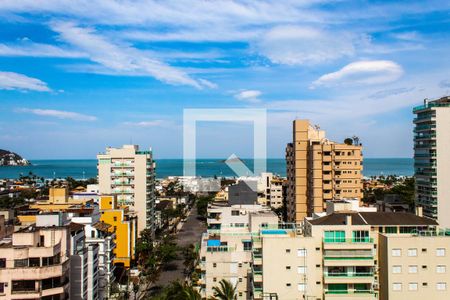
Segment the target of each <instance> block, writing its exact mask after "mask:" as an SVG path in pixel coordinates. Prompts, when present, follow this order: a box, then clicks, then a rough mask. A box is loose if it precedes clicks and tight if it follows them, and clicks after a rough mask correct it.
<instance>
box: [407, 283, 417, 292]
mask: <svg viewBox="0 0 450 300" xmlns="http://www.w3.org/2000/svg"><path fill="white" fill-rule="evenodd" d="M408 290H410V291H417V282H410V283H408Z"/></svg>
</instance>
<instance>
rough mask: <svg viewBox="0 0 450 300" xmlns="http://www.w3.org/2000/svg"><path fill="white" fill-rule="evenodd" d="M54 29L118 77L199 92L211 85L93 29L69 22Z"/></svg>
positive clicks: (54, 25)
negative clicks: (145, 78)
mask: <svg viewBox="0 0 450 300" xmlns="http://www.w3.org/2000/svg"><path fill="white" fill-rule="evenodd" d="M51 27H52V29H53V30H54V31H56V32H58V33H59V34H60V37H61V39H63V40H64V41H66V42H68V43H70V44H72V45H73V46H75V47H76V48H78V49H79V50H80V51H83V52H85V53H86V54H87V55H88V57H89V59H90V60H92V61H94V62H96V63H98V64H100V65H102V66H103V67H105V68H106V69H109V70H111V71H112V72H113V73H116V74H118V75H133V76H136V75H138V76H151V77H154V78H156V79H157V80H160V81H163V82H166V83H169V84H174V85H190V86H194V87H196V88H202V87H204V86H208V87H209V86H210V85H211V84H210V83H209V82H208V83H206V84H205V82H201V81H199V80H196V79H194V78H192V77H190V76H189V75H188V74H186V73H184V72H183V71H181V70H179V69H177V68H174V67H171V66H169V65H166V64H165V63H163V62H161V61H159V60H157V59H155V58H152V57H151V56H150V55H149V53H147V52H144V51H140V50H138V49H136V48H133V47H131V46H128V45H118V44H114V43H112V42H110V41H108V40H107V39H106V38H105V37H103V36H100V35H99V34H98V33H97V32H95V31H94V30H93V29H90V28H83V27H78V26H76V25H75V24H73V23H68V22H56V23H52V25H51Z"/></svg>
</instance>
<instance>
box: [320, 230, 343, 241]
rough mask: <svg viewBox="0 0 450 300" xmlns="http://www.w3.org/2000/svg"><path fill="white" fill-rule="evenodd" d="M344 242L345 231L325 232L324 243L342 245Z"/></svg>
mask: <svg viewBox="0 0 450 300" xmlns="http://www.w3.org/2000/svg"><path fill="white" fill-rule="evenodd" d="M344 242H345V231H343V230H332V231H325V243H344Z"/></svg>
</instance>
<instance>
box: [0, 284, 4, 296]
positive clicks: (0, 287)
mask: <svg viewBox="0 0 450 300" xmlns="http://www.w3.org/2000/svg"><path fill="white" fill-rule="evenodd" d="M4 293H5V283H4V282H0V294H4Z"/></svg>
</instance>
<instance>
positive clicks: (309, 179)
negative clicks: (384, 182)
mask: <svg viewBox="0 0 450 300" xmlns="http://www.w3.org/2000/svg"><path fill="white" fill-rule="evenodd" d="M362 159H363V157H362V146H361V145H359V144H357V143H352V144H345V143H342V144H341V143H336V142H332V141H330V140H328V139H326V137H325V131H323V130H320V129H319V128H318V126H312V125H311V124H310V123H309V121H308V120H294V122H293V141H292V142H291V143H289V144H288V145H287V147H286V165H287V180H288V184H287V195H286V205H287V217H288V221H290V222H297V223H299V222H301V221H302V220H303V218H305V217H307V216H311V215H312V214H313V213H317V212H322V211H324V210H325V209H326V205H325V204H326V201H328V200H334V199H342V198H358V199H360V198H361V197H362Z"/></svg>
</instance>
